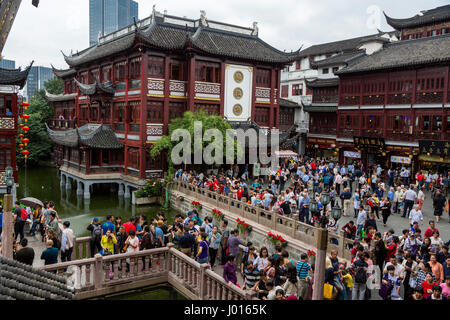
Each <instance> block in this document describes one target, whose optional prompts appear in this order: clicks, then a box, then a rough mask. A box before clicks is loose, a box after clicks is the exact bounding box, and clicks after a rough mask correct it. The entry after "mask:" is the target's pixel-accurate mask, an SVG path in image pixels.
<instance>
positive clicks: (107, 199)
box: [17, 167, 186, 300]
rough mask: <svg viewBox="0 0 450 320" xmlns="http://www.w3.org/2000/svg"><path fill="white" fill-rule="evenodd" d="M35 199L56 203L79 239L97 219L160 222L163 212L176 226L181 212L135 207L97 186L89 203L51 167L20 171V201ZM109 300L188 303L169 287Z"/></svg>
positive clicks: (106, 189)
mask: <svg viewBox="0 0 450 320" xmlns="http://www.w3.org/2000/svg"><path fill="white" fill-rule="evenodd" d="M24 197H34V198H37V199H39V200H41V201H42V202H44V201H53V202H55V209H56V211H57V212H58V215H59V216H60V217H61V219H62V220H63V221H65V220H68V221H70V227H71V228H72V230H73V231H74V233H75V235H76V236H77V237H82V236H88V235H89V231H88V230H86V227H87V226H88V225H89V223H90V222H91V221H92V219H93V218H94V217H98V218H99V219H100V221H101V222H103V221H105V217H106V216H107V215H109V214H112V215H113V216H114V217H116V216H121V217H122V221H127V220H128V219H127V218H129V217H131V216H137V215H141V214H145V215H146V216H147V219H150V218H156V214H157V213H158V212H159V211H164V212H165V214H166V217H167V219H168V222H169V223H172V222H173V219H174V216H175V215H176V214H177V211H176V210H174V209H169V210H166V211H165V210H163V208H162V207H161V206H158V205H152V206H139V207H138V206H134V205H132V204H131V199H124V198H123V197H120V198H119V197H118V196H117V187H116V189H115V190H114V191H113V190H111V186H110V185H99V186H95V189H94V192H92V193H91V199H89V200H85V199H83V196H77V194H76V185H75V184H73V185H72V189H71V190H70V191H69V192H66V188H65V187H63V188H61V187H60V178H59V175H58V170H57V169H56V168H51V167H40V168H26V169H25V168H21V169H20V170H19V188H18V189H17V198H18V199H22V198H24ZM103 299H108V300H185V299H186V298H185V297H184V296H183V295H181V294H180V293H179V292H178V291H176V290H175V289H174V288H172V287H171V286H168V285H163V286H161V285H160V286H155V287H149V288H144V289H139V290H134V291H130V292H125V293H121V294H118V295H114V296H109V297H104V298H103Z"/></svg>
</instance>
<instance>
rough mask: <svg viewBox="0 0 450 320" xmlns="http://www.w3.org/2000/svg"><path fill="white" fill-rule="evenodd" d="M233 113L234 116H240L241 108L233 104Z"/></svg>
mask: <svg viewBox="0 0 450 320" xmlns="http://www.w3.org/2000/svg"><path fill="white" fill-rule="evenodd" d="M233 113H234V115H235V116H240V115H241V114H242V106H241V105H240V104H235V105H234V107H233Z"/></svg>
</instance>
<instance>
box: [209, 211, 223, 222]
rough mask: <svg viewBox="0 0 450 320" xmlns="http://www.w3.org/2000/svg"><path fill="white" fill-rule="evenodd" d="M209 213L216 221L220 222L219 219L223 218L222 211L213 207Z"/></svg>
mask: <svg viewBox="0 0 450 320" xmlns="http://www.w3.org/2000/svg"><path fill="white" fill-rule="evenodd" d="M211 214H212V216H213V217H214V218H215V219H216V220H217V222H220V221H222V220H223V213H222V211H220V210H218V209H216V208H214V209H212V211H211Z"/></svg>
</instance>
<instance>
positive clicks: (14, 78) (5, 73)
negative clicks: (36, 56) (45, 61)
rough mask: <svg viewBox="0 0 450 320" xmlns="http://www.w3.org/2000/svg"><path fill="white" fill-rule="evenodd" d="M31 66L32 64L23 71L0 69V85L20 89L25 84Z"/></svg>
mask: <svg viewBox="0 0 450 320" xmlns="http://www.w3.org/2000/svg"><path fill="white" fill-rule="evenodd" d="M32 65H33V62H31V64H30V65H29V66H28V67H27V68H26V69H25V70H21V69H20V68H19V69H4V68H0V84H4V85H8V84H9V85H16V86H19V87H20V88H21V89H22V88H23V86H24V85H25V83H26V82H27V77H28V72H30V70H31V66H32Z"/></svg>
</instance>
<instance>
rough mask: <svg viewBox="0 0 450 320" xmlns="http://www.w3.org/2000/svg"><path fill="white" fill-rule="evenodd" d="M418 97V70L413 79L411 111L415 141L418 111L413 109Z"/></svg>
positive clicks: (415, 71)
mask: <svg viewBox="0 0 450 320" xmlns="http://www.w3.org/2000/svg"><path fill="white" fill-rule="evenodd" d="M416 96H417V70H414V78H413V90H412V97H411V109H410V114H411V118H412V119H411V124H412V126H413V131H412V133H413V140H415V139H414V136H415V134H416V111H415V110H416V109H414V108H413V106H414V105H415V104H416Z"/></svg>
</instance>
